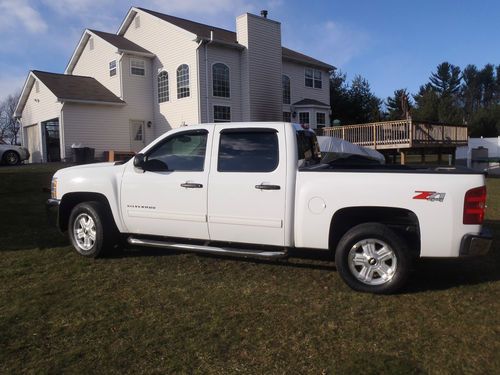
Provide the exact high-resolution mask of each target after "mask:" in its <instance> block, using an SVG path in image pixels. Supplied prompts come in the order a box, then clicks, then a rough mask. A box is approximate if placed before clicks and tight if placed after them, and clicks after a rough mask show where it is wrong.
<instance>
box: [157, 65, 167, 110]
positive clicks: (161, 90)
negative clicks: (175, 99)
mask: <svg viewBox="0 0 500 375" xmlns="http://www.w3.org/2000/svg"><path fill="white" fill-rule="evenodd" d="M168 99H169V98H168V73H167V72H165V71H163V72H160V74H158V103H164V102H168Z"/></svg>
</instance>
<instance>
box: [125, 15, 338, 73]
mask: <svg viewBox="0 0 500 375" xmlns="http://www.w3.org/2000/svg"><path fill="white" fill-rule="evenodd" d="M132 9H138V10H141V11H143V12H145V13H148V14H150V15H152V16H154V17H157V18H159V19H161V20H163V21H166V22H169V23H171V24H173V25H175V26H177V27H179V28H181V29H183V30H186V31H188V32H190V33H193V34H195V35H197V36H198V37H199V38H202V39H210V36H211V33H213V34H212V35H213V40H214V41H217V42H222V43H224V44H229V45H234V46H239V43H238V38H237V34H236V33H235V32H234V31H230V30H226V29H222V28H220V27H214V26H210V25H206V24H203V23H199V22H194V21H190V20H187V19H184V18H179V17H174V16H170V15H168V14H163V13H159V12H155V11H153V10H150V9H145V8H140V7H137V8H132ZM132 9H131V10H132ZM129 16H130V12H129ZM130 22H131V20H130ZM130 22H129V23H130ZM129 23H128V24H129ZM126 24H127V22H126V21H124V23H123V24H122V27H120V30H119V31H118V33H119V34H120V33H123V32H124V30H123V29H124V28H125V27H126V26H125V25H126ZM281 53H282V57H283V59H285V60H289V61H293V62H298V63H302V64H306V65H311V66H315V67H319V68H322V69H326V70H333V69H335V67H334V66H332V65H330V64H327V63H325V62H322V61H320V60H317V59H315V58H313V57H310V56H307V55H304V54H302V53H300V52H297V51H294V50H291V49H289V48H286V47H282V52H281Z"/></svg>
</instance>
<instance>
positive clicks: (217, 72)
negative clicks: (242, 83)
mask: <svg viewBox="0 0 500 375" xmlns="http://www.w3.org/2000/svg"><path fill="white" fill-rule="evenodd" d="M212 84H213V95H214V96H219V97H222V98H229V96H230V88H229V68H228V67H227V65H225V64H222V63H217V64H214V65H213V66H212Z"/></svg>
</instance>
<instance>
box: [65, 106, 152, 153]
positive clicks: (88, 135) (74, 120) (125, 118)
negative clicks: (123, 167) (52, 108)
mask: <svg viewBox="0 0 500 375" xmlns="http://www.w3.org/2000/svg"><path fill="white" fill-rule="evenodd" d="M63 116H64V123H65V124H71V125H70V126H65V128H64V139H65V144H66V150H65V151H66V155H67V156H68V157H70V156H71V155H72V149H71V145H73V144H77V145H78V144H80V145H82V146H88V147H93V148H95V156H96V158H102V155H103V152H104V151H109V150H115V151H130V120H141V121H145V124H146V123H147V121H148V119H145V118H141V116H140V115H137V116H135V117H133V118H130V114H129V110H128V108H127V107H126V106H106V105H90V104H77V103H66V104H65V105H64V109H63ZM145 131H146V139H148V137H149V139H152V135H151V134H148V133H151V130H150V129H148V128H147V126H145ZM146 144H147V142H146V143H145V145H146Z"/></svg>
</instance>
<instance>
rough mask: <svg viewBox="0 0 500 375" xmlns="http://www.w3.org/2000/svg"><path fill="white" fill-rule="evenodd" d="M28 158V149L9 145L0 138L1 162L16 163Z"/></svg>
mask: <svg viewBox="0 0 500 375" xmlns="http://www.w3.org/2000/svg"><path fill="white" fill-rule="evenodd" d="M29 158H30V153H29V151H28V150H27V149H26V148H24V147H22V146H16V145H10V144H7V143H5V142H4V141H2V140H0V161H1V162H2V164H7V165H17V164H19V163H21V162H22V161H24V160H28V159H29Z"/></svg>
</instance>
